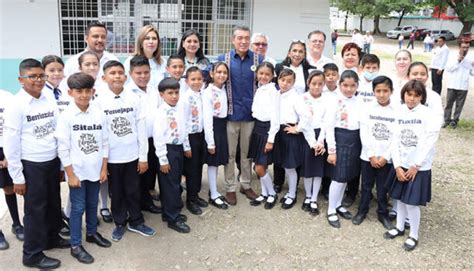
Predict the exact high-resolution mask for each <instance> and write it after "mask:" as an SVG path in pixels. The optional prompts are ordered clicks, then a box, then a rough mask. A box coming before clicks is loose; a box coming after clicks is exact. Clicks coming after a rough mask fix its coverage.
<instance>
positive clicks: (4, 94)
mask: <svg viewBox="0 0 474 271" xmlns="http://www.w3.org/2000/svg"><path fill="white" fill-rule="evenodd" d="M12 99H13V95H12V94H11V93H10V92H8V91H6V90H2V89H0V148H3V127H4V123H5V108H6V107H7V106H8V105H9V104H10V103H11V100H12Z"/></svg>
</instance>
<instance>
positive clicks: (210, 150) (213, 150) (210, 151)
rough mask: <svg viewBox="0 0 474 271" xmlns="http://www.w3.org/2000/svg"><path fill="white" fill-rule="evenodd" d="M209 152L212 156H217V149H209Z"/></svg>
mask: <svg viewBox="0 0 474 271" xmlns="http://www.w3.org/2000/svg"><path fill="white" fill-rule="evenodd" d="M207 152H209V154H210V155H214V154H216V148H210V149H207Z"/></svg>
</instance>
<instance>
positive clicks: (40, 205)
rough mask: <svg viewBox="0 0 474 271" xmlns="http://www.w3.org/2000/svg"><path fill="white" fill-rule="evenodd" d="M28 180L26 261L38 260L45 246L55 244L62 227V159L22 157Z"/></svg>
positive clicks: (26, 198)
mask: <svg viewBox="0 0 474 271" xmlns="http://www.w3.org/2000/svg"><path fill="white" fill-rule="evenodd" d="M22 164H23V174H24V176H25V181H26V194H25V196H24V198H25V204H24V212H25V216H24V218H23V223H24V226H25V228H24V230H25V241H24V243H23V262H24V263H30V264H33V263H36V262H37V261H39V260H41V259H42V258H43V257H44V254H43V250H45V249H47V248H48V247H51V246H53V245H55V243H57V242H58V240H59V235H58V233H59V230H60V229H61V198H60V186H59V167H60V163H59V159H58V158H55V159H53V160H51V161H47V162H31V161H26V160H22Z"/></svg>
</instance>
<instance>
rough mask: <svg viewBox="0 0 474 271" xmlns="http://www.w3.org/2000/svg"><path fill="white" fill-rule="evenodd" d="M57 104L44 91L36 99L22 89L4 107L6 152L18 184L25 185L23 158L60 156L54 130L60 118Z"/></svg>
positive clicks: (10, 169)
mask: <svg viewBox="0 0 474 271" xmlns="http://www.w3.org/2000/svg"><path fill="white" fill-rule="evenodd" d="M58 115H59V111H58V107H57V105H56V103H55V102H54V101H53V100H51V99H50V98H48V97H46V95H45V94H43V93H41V95H40V97H39V98H35V97H33V96H31V95H30V94H28V93H27V92H26V91H25V90H24V89H21V90H20V91H19V92H18V93H17V94H16V95H15V96H14V97H13V99H12V100H11V103H10V104H9V105H8V106H7V108H6V109H5V123H4V134H3V136H4V138H3V144H4V147H3V149H4V153H5V157H6V158H7V160H8V172H9V173H10V176H11V177H12V179H13V182H14V183H15V184H24V183H25V176H24V175H23V165H22V163H21V160H27V161H31V162H46V161H51V160H53V159H54V158H56V157H57V156H58V151H57V143H56V139H55V138H54V131H55V130H56V124H57V121H58Z"/></svg>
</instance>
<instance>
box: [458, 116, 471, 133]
mask: <svg viewBox="0 0 474 271" xmlns="http://www.w3.org/2000/svg"><path fill="white" fill-rule="evenodd" d="M458 128H462V129H466V130H468V131H474V119H472V120H467V119H461V120H459V122H458Z"/></svg>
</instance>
